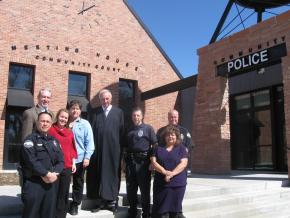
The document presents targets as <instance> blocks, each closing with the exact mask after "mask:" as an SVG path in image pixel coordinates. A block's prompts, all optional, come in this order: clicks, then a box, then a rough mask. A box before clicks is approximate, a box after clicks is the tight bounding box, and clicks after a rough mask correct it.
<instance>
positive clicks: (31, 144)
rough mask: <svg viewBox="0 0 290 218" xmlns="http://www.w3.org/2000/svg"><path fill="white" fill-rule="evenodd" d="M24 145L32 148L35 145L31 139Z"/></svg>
mask: <svg viewBox="0 0 290 218" xmlns="http://www.w3.org/2000/svg"><path fill="white" fill-rule="evenodd" d="M23 145H24V147H25V148H31V147H33V146H34V143H33V141H31V140H26V141H25V142H24V144H23Z"/></svg>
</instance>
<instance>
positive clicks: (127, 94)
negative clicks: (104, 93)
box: [119, 79, 136, 126]
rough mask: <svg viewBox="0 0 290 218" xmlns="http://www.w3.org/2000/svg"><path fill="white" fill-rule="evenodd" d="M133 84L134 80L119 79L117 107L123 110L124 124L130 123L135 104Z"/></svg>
mask: <svg viewBox="0 0 290 218" xmlns="http://www.w3.org/2000/svg"><path fill="white" fill-rule="evenodd" d="M135 84H136V81H134V80H125V79H120V80H119V107H120V108H121V109H122V110H123V112H124V118H125V126H128V125H130V124H131V122H132V121H131V113H132V109H133V107H134V106H135Z"/></svg>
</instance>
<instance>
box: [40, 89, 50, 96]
mask: <svg viewBox="0 0 290 218" xmlns="http://www.w3.org/2000/svg"><path fill="white" fill-rule="evenodd" d="M44 91H45V92H49V93H50V95H51V89H50V88H48V87H44V88H41V89H40V90H39V92H38V97H39V96H41V95H42V94H41V93H42V92H44Z"/></svg>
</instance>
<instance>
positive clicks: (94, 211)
mask: <svg viewBox="0 0 290 218" xmlns="http://www.w3.org/2000/svg"><path fill="white" fill-rule="evenodd" d="M104 207H105V206H104V205H103V204H101V205H97V206H96V208H94V209H92V210H91V212H92V213H97V212H99V211H100V210H103V209H104Z"/></svg>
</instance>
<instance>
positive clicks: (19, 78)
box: [8, 64, 34, 90]
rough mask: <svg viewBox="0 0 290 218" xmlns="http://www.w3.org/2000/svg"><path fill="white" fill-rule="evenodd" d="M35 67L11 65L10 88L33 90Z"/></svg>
mask: <svg viewBox="0 0 290 218" xmlns="http://www.w3.org/2000/svg"><path fill="white" fill-rule="evenodd" d="M33 72H34V67H32V66H23V65H19V64H10V67H9V79H8V88H16V89H26V90H32V85H33Z"/></svg>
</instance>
